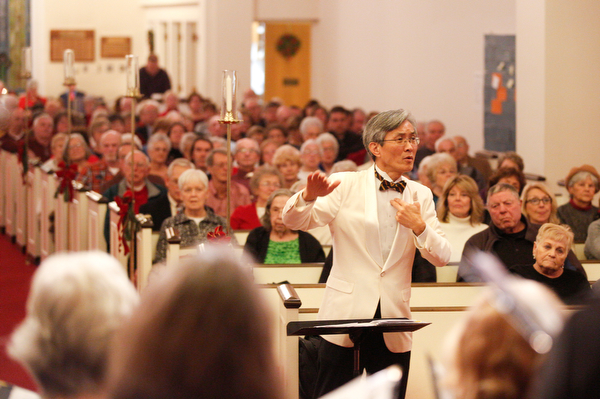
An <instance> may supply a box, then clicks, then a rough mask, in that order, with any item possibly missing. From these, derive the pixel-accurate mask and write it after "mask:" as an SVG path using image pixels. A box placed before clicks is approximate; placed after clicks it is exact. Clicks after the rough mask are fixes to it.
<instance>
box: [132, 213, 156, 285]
mask: <svg viewBox="0 0 600 399" xmlns="http://www.w3.org/2000/svg"><path fill="white" fill-rule="evenodd" d="M136 217H137V220H138V222H139V223H140V226H141V229H140V230H139V231H138V232H137V233H136V247H135V249H136V263H137V289H138V292H140V293H141V292H142V291H143V290H144V289H145V288H146V286H147V285H148V276H149V275H150V271H151V270H152V258H153V256H154V249H155V248H156V245H154V248H153V242H152V226H154V224H153V223H152V217H150V215H142V214H138V215H136Z"/></svg>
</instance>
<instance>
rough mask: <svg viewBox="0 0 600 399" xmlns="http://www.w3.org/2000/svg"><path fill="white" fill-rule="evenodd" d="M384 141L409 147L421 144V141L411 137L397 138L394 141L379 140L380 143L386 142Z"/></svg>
mask: <svg viewBox="0 0 600 399" xmlns="http://www.w3.org/2000/svg"><path fill="white" fill-rule="evenodd" d="M386 141H392V142H394V143H396V144H398V145H407V144H411V145H419V143H420V142H421V139H420V138H418V137H416V136H413V137H408V138H406V137H398V138H395V139H389V140H381V142H382V143H383V142H386Z"/></svg>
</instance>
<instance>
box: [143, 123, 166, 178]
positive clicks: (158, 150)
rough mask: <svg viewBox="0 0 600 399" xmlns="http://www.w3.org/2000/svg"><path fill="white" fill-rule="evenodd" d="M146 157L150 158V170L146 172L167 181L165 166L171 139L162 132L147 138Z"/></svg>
mask: <svg viewBox="0 0 600 399" xmlns="http://www.w3.org/2000/svg"><path fill="white" fill-rule="evenodd" d="M147 148H148V158H150V172H149V173H148V174H150V175H154V176H159V177H161V178H162V179H163V180H164V181H167V179H168V176H167V168H168V165H167V164H168V162H167V159H168V157H169V153H170V151H171V140H169V137H167V135H166V134H164V133H156V134H153V135H152V136H150V139H149V140H148V147H147Z"/></svg>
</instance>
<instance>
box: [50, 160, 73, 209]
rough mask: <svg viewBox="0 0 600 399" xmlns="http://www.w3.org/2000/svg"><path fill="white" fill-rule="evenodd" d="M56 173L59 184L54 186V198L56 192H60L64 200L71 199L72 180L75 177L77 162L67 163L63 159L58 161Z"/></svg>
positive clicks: (56, 195) (68, 200) (56, 194)
mask: <svg viewBox="0 0 600 399" xmlns="http://www.w3.org/2000/svg"><path fill="white" fill-rule="evenodd" d="M56 175H57V176H58V178H59V180H60V184H59V185H58V187H57V188H56V192H55V193H54V198H56V197H58V194H62V195H63V196H64V198H65V202H71V201H73V197H74V190H73V180H75V177H77V164H74V163H72V164H70V165H67V164H66V163H65V161H60V162H59V163H58V170H57V171H56Z"/></svg>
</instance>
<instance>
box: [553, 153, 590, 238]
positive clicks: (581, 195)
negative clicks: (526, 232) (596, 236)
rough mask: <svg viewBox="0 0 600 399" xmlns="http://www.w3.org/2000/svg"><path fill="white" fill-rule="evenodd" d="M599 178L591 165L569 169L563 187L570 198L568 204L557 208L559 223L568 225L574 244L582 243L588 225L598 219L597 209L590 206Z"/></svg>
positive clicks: (585, 236)
mask: <svg viewBox="0 0 600 399" xmlns="http://www.w3.org/2000/svg"><path fill="white" fill-rule="evenodd" d="M598 180H600V176H599V175H598V172H597V171H596V168H594V167H593V166H591V165H582V166H579V167H575V168H573V169H571V171H570V172H569V174H568V175H567V178H566V179H565V185H566V186H567V190H568V191H569V196H570V197H571V199H570V201H569V203H567V204H564V205H561V206H559V207H558V210H557V213H558V218H559V219H560V221H561V223H564V224H568V225H569V226H570V227H571V229H572V230H573V233H574V234H575V242H584V241H585V239H586V238H587V232H588V228H589V226H590V224H591V223H592V222H593V221H594V220H596V219H598V218H599V217H600V214H598V208H596V207H595V206H593V205H592V200H593V199H594V195H595V194H596V193H597V192H598V189H599V188H600V186H599V183H598Z"/></svg>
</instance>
